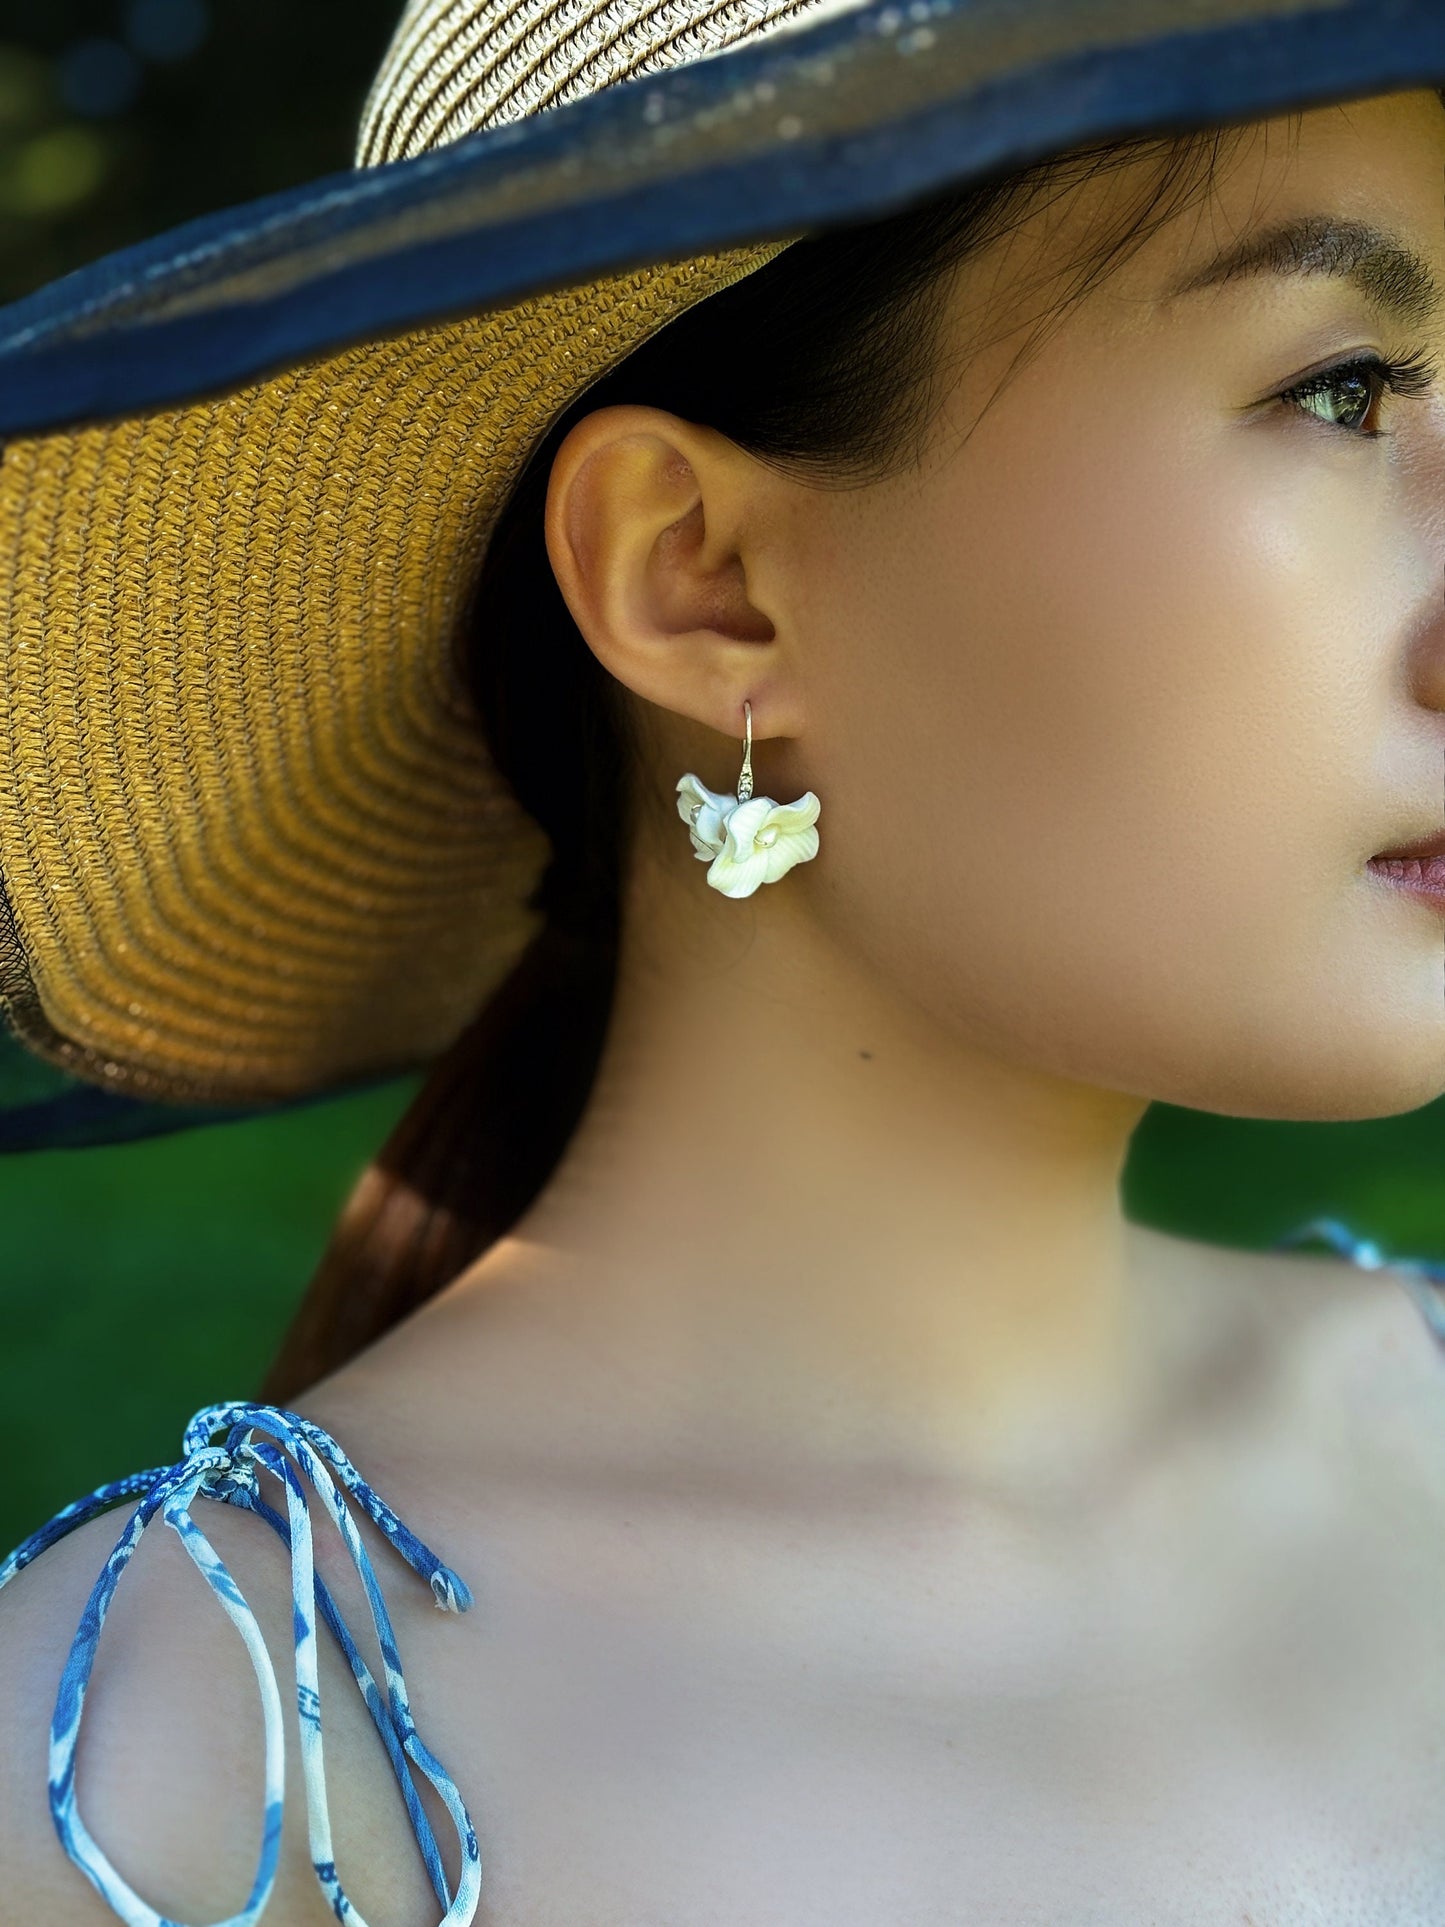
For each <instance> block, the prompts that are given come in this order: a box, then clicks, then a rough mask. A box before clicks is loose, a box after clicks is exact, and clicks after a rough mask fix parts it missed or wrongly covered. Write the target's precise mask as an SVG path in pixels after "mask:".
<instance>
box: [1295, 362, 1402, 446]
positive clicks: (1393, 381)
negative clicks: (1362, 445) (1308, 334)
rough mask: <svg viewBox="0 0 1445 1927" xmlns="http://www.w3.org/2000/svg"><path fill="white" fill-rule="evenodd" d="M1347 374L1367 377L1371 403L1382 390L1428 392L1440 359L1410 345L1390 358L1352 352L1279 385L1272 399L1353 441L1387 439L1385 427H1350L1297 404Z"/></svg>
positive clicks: (1341, 381) (1329, 389)
mask: <svg viewBox="0 0 1445 1927" xmlns="http://www.w3.org/2000/svg"><path fill="white" fill-rule="evenodd" d="M1350 376H1363V377H1365V378H1366V379H1368V380H1369V381H1370V383H1371V406H1374V405H1375V404H1376V403H1378V402H1379V400H1380V398H1381V395H1382V394H1385V393H1388V394H1391V395H1406V396H1421V395H1426V394H1428V393H1429V392H1430V390H1431V388H1433V387H1434V385H1435V383H1436V382H1437V381H1438V380H1439V378H1440V363H1439V362H1438V361H1436V360H1435V359H1433V358H1432V357H1431V356H1430V355H1428V354H1427V353H1426V352H1425V350H1424V349H1423V348H1414V349H1411V350H1410V352H1409V353H1408V354H1405V355H1402V356H1400V357H1398V358H1397V359H1393V360H1392V359H1389V358H1387V357H1385V356H1381V355H1356V356H1355V357H1354V358H1353V359H1352V360H1350V361H1341V362H1337V363H1336V365H1335V366H1334V367H1333V368H1325V369H1322V370H1321V372H1320V373H1319V374H1317V375H1311V376H1310V377H1309V379H1308V381H1302V382H1296V383H1295V384H1294V386H1293V387H1291V388H1286V389H1283V390H1282V391H1281V393H1280V394H1279V395H1278V396H1277V397H1276V399H1277V400H1279V401H1282V402H1287V403H1288V404H1289V405H1290V407H1292V408H1294V409H1296V410H1297V411H1298V412H1299V413H1300V414H1302V415H1305V416H1306V417H1307V418H1308V419H1309V420H1310V421H1313V422H1318V423H1319V425H1320V427H1321V428H1327V429H1337V430H1339V432H1340V433H1341V434H1345V435H1353V436H1354V438H1355V440H1356V441H1361V442H1377V441H1388V440H1389V439H1390V435H1391V433H1392V431H1391V430H1389V429H1380V428H1377V429H1374V430H1372V431H1369V430H1361V429H1358V428H1351V427H1349V426H1348V425H1347V424H1346V423H1344V422H1328V421H1325V420H1324V419H1323V418H1322V417H1321V416H1319V415H1313V414H1310V411H1309V410H1308V409H1307V408H1305V407H1303V406H1301V403H1302V402H1303V401H1304V400H1305V399H1307V398H1309V397H1311V396H1315V395H1321V394H1325V395H1327V394H1330V393H1331V392H1332V391H1333V390H1334V389H1336V388H1338V387H1341V386H1342V385H1343V384H1344V383H1345V381H1346V380H1347V379H1348V378H1349V377H1350Z"/></svg>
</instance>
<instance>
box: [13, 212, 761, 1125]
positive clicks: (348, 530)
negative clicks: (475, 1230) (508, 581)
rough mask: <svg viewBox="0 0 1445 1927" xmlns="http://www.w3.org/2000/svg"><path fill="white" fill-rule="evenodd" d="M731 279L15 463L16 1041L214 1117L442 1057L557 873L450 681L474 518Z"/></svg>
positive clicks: (434, 334)
mask: <svg viewBox="0 0 1445 1927" xmlns="http://www.w3.org/2000/svg"><path fill="white" fill-rule="evenodd" d="M773 252H776V244H772V245H770V246H768V247H766V248H763V249H760V250H755V251H754V253H755V254H756V255H757V257H758V258H759V259H762V258H766V257H767V255H769V254H771V253H773ZM736 275H737V264H736V261H735V260H734V259H732V258H727V257H702V258H699V259H697V260H695V261H691V262H687V263H683V264H681V265H679V266H675V267H670V268H665V269H661V270H659V269H652V270H646V271H642V272H639V273H636V274H632V275H627V276H621V277H618V278H616V279H614V280H611V281H609V282H607V283H605V284H602V285H600V286H598V287H596V288H593V289H586V288H583V289H569V290H564V291H562V292H560V293H556V294H552V295H548V296H546V297H543V298H541V299H538V300H535V301H532V302H529V303H526V304H524V305H523V306H521V307H518V308H514V309H509V310H507V311H505V312H503V313H501V314H499V315H494V316H490V317H485V318H482V319H478V320H470V321H466V322H463V323H459V324H453V325H451V326H448V327H445V328H442V329H428V330H425V331H423V332H421V333H420V334H416V335H411V336H408V337H405V338H403V339H400V340H396V341H390V342H384V343H380V344H375V345H370V346H367V347H364V348H359V349H355V350H352V351H349V352H347V353H345V354H343V355H340V356H338V357H335V358H334V359H330V360H327V361H325V362H322V363H313V364H311V365H309V366H308V367H306V368H304V369H300V370H295V371H292V372H290V373H288V374H287V375H285V376H282V377H279V378H276V379H273V380H270V381H268V382H265V383H263V384H261V385H259V386H257V387H255V388H252V389H248V390H245V391H242V392H241V393H238V394H235V395H232V396H228V397H226V398H224V399H222V400H220V401H217V402H213V403H209V404H207V405H205V406H202V407H197V408H188V409H184V410H181V411H178V412H169V413H166V414H163V415H156V416H150V417H146V418H144V419H143V420H140V421H129V422H122V423H118V424H113V425H108V426H104V427H99V428H93V429H87V430H83V431H81V432H78V433H75V434H72V435H62V436H51V437H46V438H44V439H42V440H38V441H33V442H19V443H14V444H12V445H11V446H10V447H8V448H7V450H6V451H5V458H4V462H3V466H0V554H8V555H11V556H13V557H14V558H15V562H16V566H15V567H13V568H12V569H9V570H7V571H6V572H5V578H6V589H7V599H6V601H5V602H4V604H3V605H0V606H3V613H0V623H3V628H4V633H5V634H6V636H7V637H8V639H9V644H8V647H7V649H6V650H4V651H0V792H3V793H4V794H6V795H9V796H17V795H18V796H22V797H24V798H25V808H24V809H23V810H15V811H4V812H0V874H3V876H4V878H5V881H6V888H7V891H8V894H9V898H10V902H11V908H12V913H13V915H14V918H15V921H16V924H17V927H18V929H19V930H20V932H21V936H22V942H23V947H24V950H25V953H26V957H27V958H28V960H29V964H30V973H31V977H32V980H33V983H34V991H35V996H34V1000H33V1002H30V1003H27V1000H25V999H23V998H20V999H16V1000H15V1001H14V1008H13V1011H12V1021H14V1022H15V1024H16V1026H17V1028H18V1029H19V1030H20V1031H21V1034H22V1035H23V1036H25V1037H26V1039H27V1041H28V1042H31V1043H33V1044H36V1045H38V1046H40V1047H41V1048H42V1050H43V1051H44V1053H45V1054H48V1055H50V1056H52V1057H53V1058H54V1059H55V1060H56V1061H59V1062H62V1063H64V1064H65V1065H66V1067H67V1068H72V1069H76V1070H79V1071H81V1072H82V1073H83V1074H86V1075H90V1076H93V1077H98V1078H101V1079H104V1080H106V1081H108V1082H110V1083H111V1084H112V1085H113V1086H114V1087H116V1088H122V1089H126V1090H129V1091H135V1092H137V1093H140V1094H147V1095H170V1096H175V1097H177V1098H197V1099H201V1100H203V1101H207V1102H211V1101H220V1100H225V1099H229V1098H235V1099H238V1100H249V1099H252V1098H263V1099H264V1098H267V1097H271V1096H282V1095H289V1094H291V1093H293V1092H296V1091H299V1090H306V1089H314V1088H320V1087H322V1086H324V1085H326V1084H330V1083H332V1082H336V1081H342V1080H344V1079H346V1078H348V1077H351V1076H360V1075H364V1074H370V1073H374V1072H376V1071H378V1070H384V1069H387V1068H389V1067H393V1066H397V1067H400V1066H402V1065H407V1064H411V1063H414V1062H416V1061H419V1060H420V1059H421V1058H424V1057H425V1056H427V1055H429V1054H431V1053H433V1052H435V1051H437V1050H439V1049H441V1048H443V1047H444V1046H445V1044H446V1043H447V1042H449V1041H450V1039H451V1038H452V1037H453V1036H455V1035H456V1033H457V1032H458V1031H459V1030H460V1029H461V1028H462V1027H463V1025H464V1024H465V1023H466V1021H467V1020H468V1018H469V1017H470V1016H471V1014H472V1013H473V1012H474V1011H475V1010H476V1008H477V1007H478V1006H479V1004H480V1002H481V1001H482V1000H483V999H484V998H485V996H486V995H487V993H488V991H489V990H490V989H491V988H492V987H493V985H494V984H495V983H496V982H497V981H498V980H499V978H500V976H501V975H502V974H504V973H505V971H506V969H507V968H508V967H509V966H510V964H511V962H512V961H513V960H514V959H515V957H516V955H517V953H518V950H519V949H520V947H521V945H522V944H523V943H524V942H525V941H526V940H527V938H528V937H529V936H530V935H531V933H532V932H533V930H534V929H535V927H536V918H535V915H534V914H533V913H531V912H529V911H527V910H525V909H524V907H523V905H524V898H525V896H526V893H527V892H528V891H529V890H530V889H531V887H532V885H533V883H534V882H535V880H536V878H537V876H538V875H539V874H540V869H541V866H542V864H543V863H544V862H545V860H546V856H547V844H546V839H545V837H544V836H543V834H542V832H541V831H540V829H538V828H537V826H536V825H535V824H534V823H533V821H532V819H531V818H530V817H528V816H527V815H526V814H525V813H524V812H523V811H522V810H521V809H520V807H519V806H518V805H517V804H516V802H515V800H514V799H513V798H512V797H511V795H510V792H509V791H507V790H506V789H505V787H504V785H503V784H502V783H501V781H500V779H499V778H498V776H497V775H496V773H495V771H494V770H493V768H492V766H491V764H490V762H489V760H488V759H487V757H486V756H485V753H484V749H483V745H482V743H481V739H480V737H479V735H478V733H477V732H476V730H475V728H474V727H473V726H472V725H471V723H470V721H469V718H468V716H467V713H466V710H465V706H464V703H463V699H462V696H461V692H460V690H459V688H458V687H457V685H456V684H455V682H454V680H453V678H452V674H451V669H450V656H451V642H452V636H453V631H454V629H455V625H456V620H457V617H458V614H459V612H460V610H461V608H462V605H463V602H464V599H465V597H466V595H467V591H468V589H469V587H470V585H471V583H472V581H473V580H474V578H475V573H476V570H477V568H478V566H479V564H480V560H481V555H482V552H483V548H484V542H485V535H486V531H487V529H488V528H489V526H490V524H491V521H492V519H493V518H494V516H495V513H496V510H497V508H498V507H499V505H500V503H501V502H502V501H503V500H504V499H505V495H506V492H507V489H508V487H509V485H510V483H511V481H512V480H513V479H514V478H515V476H516V473H517V471H518V470H519V468H520V466H521V464H522V462H523V461H524V460H525V457H526V455H527V453H528V451H529V450H530V448H531V447H532V445H533V444H534V442H535V441H536V439H537V438H538V437H539V436H540V435H541V434H542V433H544V432H545V429H546V427H547V425H548V423H549V422H550V421H551V419H552V418H553V416H554V415H555V413H556V412H557V410H558V409H559V408H560V407H561V406H562V405H563V404H564V403H565V401H566V400H567V398H568V397H569V395H570V394H571V392H572V389H573V386H574V383H575V382H576V381H577V380H578V379H579V376H578V375H574V372H573V371H574V369H579V370H582V371H585V373H586V375H587V376H588V377H589V378H590V377H591V376H592V375H594V374H595V373H597V372H598V371H599V370H600V369H601V368H603V367H604V366H606V365H607V364H608V363H610V362H611V361H612V360H613V359H614V358H615V357H617V356H618V355H620V354H622V353H625V352H626V351H627V350H628V349H629V348H631V347H632V346H634V345H635V344H636V343H638V342H639V341H641V340H643V339H644V338H645V337H646V336H647V335H648V334H650V333H651V332H652V331H653V330H654V329H655V328H656V327H657V326H659V325H661V323H662V322H664V321H665V320H666V319H668V318H669V317H670V316H671V315H673V314H675V313H677V312H678V311H679V310H680V309H682V308H684V307H686V306H688V305H690V304H691V302H692V301H694V300H696V299H697V298H698V296H699V294H700V293H702V294H705V293H708V292H711V291H712V290H713V289H714V288H716V287H718V286H719V285H721V283H722V282H724V281H726V280H730V279H734V278H736ZM543 373H545V379H540V378H539V375H540V374H543Z"/></svg>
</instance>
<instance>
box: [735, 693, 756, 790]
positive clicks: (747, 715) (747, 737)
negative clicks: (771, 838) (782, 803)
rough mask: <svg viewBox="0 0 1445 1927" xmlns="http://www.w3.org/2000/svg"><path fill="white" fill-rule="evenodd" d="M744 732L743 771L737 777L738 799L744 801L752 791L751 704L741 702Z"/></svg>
mask: <svg viewBox="0 0 1445 1927" xmlns="http://www.w3.org/2000/svg"><path fill="white" fill-rule="evenodd" d="M743 717H744V729H745V732H746V733H745V734H744V736H743V773H742V775H741V776H740V777H739V778H738V801H739V802H740V803H746V802H747V800H748V798H749V797H750V796H751V795H752V793H753V706H752V704H751V703H749V702H745V703H744V704H743Z"/></svg>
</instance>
